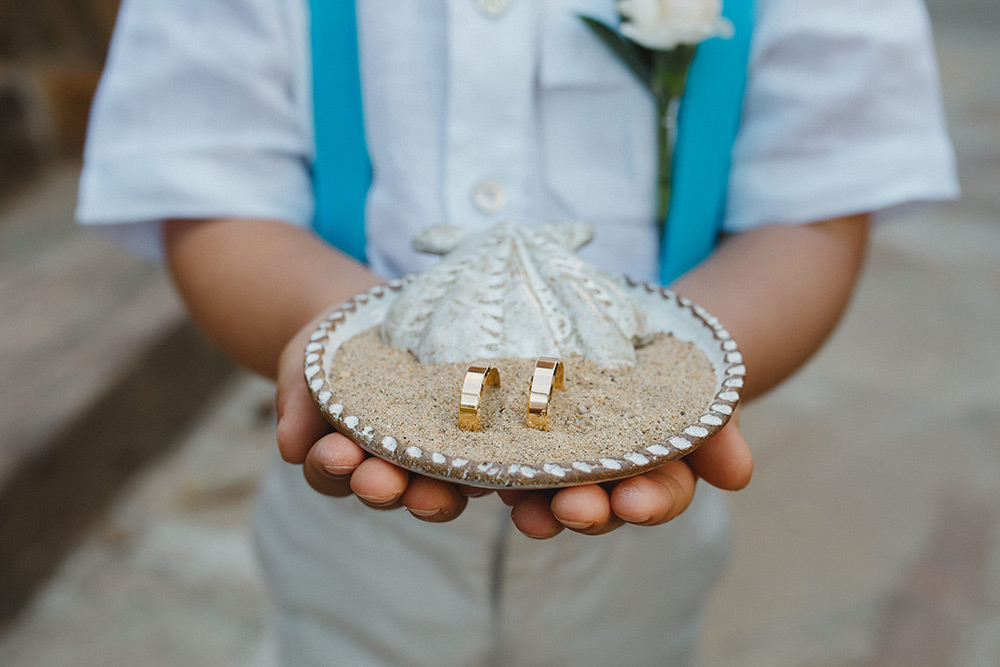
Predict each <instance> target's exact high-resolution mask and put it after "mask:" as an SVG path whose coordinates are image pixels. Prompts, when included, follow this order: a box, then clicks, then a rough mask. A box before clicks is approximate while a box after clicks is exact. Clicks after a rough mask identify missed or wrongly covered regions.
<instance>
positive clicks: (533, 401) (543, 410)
mask: <svg viewBox="0 0 1000 667" xmlns="http://www.w3.org/2000/svg"><path fill="white" fill-rule="evenodd" d="M565 388H566V386H565V378H564V373H563V364H562V362H561V361H559V360H558V359H556V358H555V357H539V358H538V361H537V362H535V372H534V373H532V375H531V386H530V387H529V388H528V417H527V424H528V426H530V427H531V428H537V429H541V430H543V431H548V430H549V401H551V400H552V390H553V389H559V390H563V389H565Z"/></svg>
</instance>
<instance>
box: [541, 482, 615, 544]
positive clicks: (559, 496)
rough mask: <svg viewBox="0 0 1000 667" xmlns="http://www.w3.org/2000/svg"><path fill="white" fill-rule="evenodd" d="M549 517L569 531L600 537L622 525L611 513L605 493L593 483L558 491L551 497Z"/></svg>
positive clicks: (609, 502)
mask: <svg viewBox="0 0 1000 667" xmlns="http://www.w3.org/2000/svg"><path fill="white" fill-rule="evenodd" d="M551 509H552V514H553V516H555V518H556V520H557V521H559V523H561V524H562V525H564V526H566V527H567V528H569V529H570V530H573V531H575V532H578V533H584V534H586V535H601V534H603V533H607V532H610V531H612V530H614V529H615V528H617V527H618V526H620V525H622V521H621V519H619V518H618V517H617V516H615V515H614V513H613V512H612V511H611V501H610V499H609V498H608V493H607V491H605V490H604V489H603V488H601V487H600V486H598V485H596V484H587V485H585V486H574V487H570V488H568V489H562V490H561V491H559V492H557V493H556V494H555V496H553V498H552V504H551Z"/></svg>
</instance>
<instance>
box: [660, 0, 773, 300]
mask: <svg viewBox="0 0 1000 667" xmlns="http://www.w3.org/2000/svg"><path fill="white" fill-rule="evenodd" d="M723 6H724V12H723V13H724V14H725V16H726V18H728V19H729V20H730V21H732V22H733V27H734V28H735V34H734V35H733V36H732V37H731V38H729V39H710V40H708V41H706V42H703V43H702V44H701V45H699V46H698V50H697V51H696V52H695V56H694V61H693V62H692V63H691V69H690V70H689V71H688V79H687V84H686V85H685V87H684V96H683V97H682V98H681V106H680V110H679V111H678V117H677V132H678V136H677V146H676V147H675V148H674V159H673V169H672V171H671V173H672V174H673V183H672V187H671V194H670V210H669V212H668V214H667V226H666V233H665V234H664V235H663V245H662V247H661V248H660V283H661V284H663V285H669V284H670V283H671V282H673V280H674V279H675V278H677V276H679V275H681V274H682V273H684V272H685V271H687V270H689V269H691V268H693V267H694V266H695V265H697V264H698V263H699V262H701V261H702V260H703V259H705V258H706V257H708V255H709V253H710V252H712V248H714V247H715V242H716V239H717V238H718V236H719V232H720V230H721V228H722V220H723V216H724V215H725V212H726V192H727V186H728V183H729V158H730V154H731V153H732V150H733V143H734V142H735V141H736V131H737V129H739V125H740V116H741V114H742V111H743V90H744V88H745V87H746V78H747V62H748V60H749V57H750V33H751V31H752V29H753V2H751V0H726V2H724V4H723Z"/></svg>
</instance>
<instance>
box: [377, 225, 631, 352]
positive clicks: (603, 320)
mask: <svg viewBox="0 0 1000 667" xmlns="http://www.w3.org/2000/svg"><path fill="white" fill-rule="evenodd" d="M463 234H464V236H463ZM591 236H592V231H591V229H590V226H589V225H586V224H585V223H578V222H566V223H552V224H548V225H543V226H541V227H537V228H529V227H525V226H521V225H518V224H515V223H511V222H507V223H501V224H499V225H497V226H495V227H493V228H492V229H491V230H490V231H489V232H487V233H486V234H485V235H484V234H480V233H473V234H469V233H468V232H465V231H464V230H460V229H459V228H454V227H451V228H445V227H437V228H430V229H429V230H427V231H426V232H424V233H423V234H421V235H420V236H419V237H418V238H417V240H416V241H415V243H414V245H415V247H417V248H418V249H420V250H424V251H426V252H436V253H438V254H443V255H444V258H443V259H442V260H441V262H439V263H438V264H437V265H436V266H434V267H433V268H431V269H430V270H428V271H425V272H424V273H422V274H420V275H418V276H416V277H415V278H414V279H413V280H412V282H410V283H409V284H408V285H407V286H406V287H405V288H404V289H403V291H402V292H401V293H400V294H399V296H398V298H397V299H396V300H395V301H394V302H393V304H392V306H391V307H390V309H389V312H388V313H387V315H386V318H385V320H384V321H383V323H382V336H383V339H384V340H385V341H386V343H388V344H389V345H393V346H395V347H402V348H406V349H409V350H410V351H411V352H413V354H414V355H416V357H417V359H418V360H419V361H420V362H422V363H451V362H466V361H471V360H474V359H491V358H517V357H520V358H523V357H534V356H542V355H555V356H568V355H580V356H584V357H587V358H588V359H591V360H592V361H594V362H596V363H598V364H600V365H601V366H605V367H621V366H627V365H633V364H634V363H635V346H636V344H637V343H640V342H641V341H642V340H643V339H644V338H646V337H647V335H648V332H647V325H646V319H645V316H644V315H643V312H642V310H641V308H640V307H639V306H638V305H637V304H636V303H635V301H634V300H633V299H632V297H631V296H629V294H628V292H627V291H626V290H625V289H624V288H623V287H622V286H621V285H620V284H619V283H618V282H617V280H616V279H614V278H611V277H610V276H608V275H606V274H604V273H602V272H601V271H599V270H598V269H596V268H595V267H593V266H591V265H589V264H587V263H586V262H584V261H583V260H581V259H579V258H578V257H577V256H576V254H575V251H576V250H577V249H578V248H579V247H581V246H583V245H584V244H586V243H587V242H588V241H589V240H590V238H591Z"/></svg>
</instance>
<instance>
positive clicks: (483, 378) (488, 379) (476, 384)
mask: <svg viewBox="0 0 1000 667" xmlns="http://www.w3.org/2000/svg"><path fill="white" fill-rule="evenodd" d="M499 386H500V372H499V371H498V370H497V369H495V368H493V367H492V366H490V365H489V364H487V363H486V362H485V361H477V362H474V363H473V364H472V365H471V366H469V370H468V372H467V373H466V374H465V381H464V382H462V397H461V399H460V400H459V402H458V427H459V428H460V429H462V430H463V431H482V430H483V422H482V420H481V419H480V417H479V403H480V401H481V400H482V398H483V387H499Z"/></svg>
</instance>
